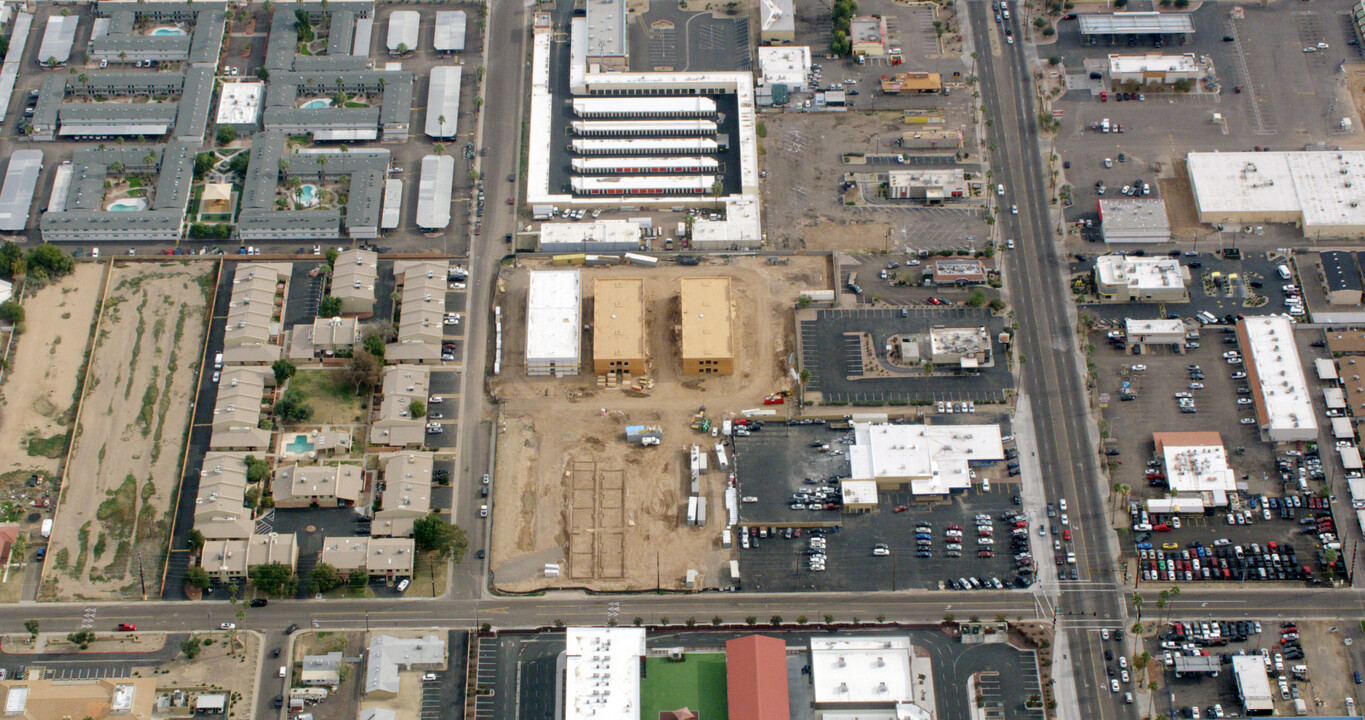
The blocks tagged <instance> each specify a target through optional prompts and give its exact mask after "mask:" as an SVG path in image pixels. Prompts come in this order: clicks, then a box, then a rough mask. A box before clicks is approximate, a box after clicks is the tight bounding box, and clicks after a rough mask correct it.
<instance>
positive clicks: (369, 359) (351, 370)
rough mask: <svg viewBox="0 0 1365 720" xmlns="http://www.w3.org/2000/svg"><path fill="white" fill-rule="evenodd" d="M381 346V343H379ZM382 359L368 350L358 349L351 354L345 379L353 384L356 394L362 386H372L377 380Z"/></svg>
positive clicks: (381, 366) (380, 370)
mask: <svg viewBox="0 0 1365 720" xmlns="http://www.w3.org/2000/svg"><path fill="white" fill-rule="evenodd" d="M380 348H381V349H382V348H383V345H382V344H381V345H380ZM383 369H384V361H383V359H381V357H379V356H376V355H375V354H374V353H372V352H369V351H368V350H363V349H362V350H358V351H356V352H355V353H354V354H352V355H351V363H350V364H349V365H347V366H346V379H347V381H348V382H350V383H352V384H354V385H355V392H356V394H357V395H359V394H360V391H361V390H362V389H364V388H373V387H374V386H375V383H378V382H379V376H380V373H381V372H383Z"/></svg>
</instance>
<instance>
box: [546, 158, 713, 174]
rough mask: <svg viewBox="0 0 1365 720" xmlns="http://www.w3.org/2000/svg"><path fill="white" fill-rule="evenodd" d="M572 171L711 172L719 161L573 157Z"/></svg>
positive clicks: (619, 172) (602, 172)
mask: <svg viewBox="0 0 1365 720" xmlns="http://www.w3.org/2000/svg"><path fill="white" fill-rule="evenodd" d="M571 164H572V166H573V171H574V172H576V173H578V174H580V175H646V174H655V173H657V174H672V175H676V174H682V173H711V174H716V173H717V172H719V171H720V161H719V160H717V159H715V158H709V157H705V158H704V157H596V158H574V159H573V162H572V163H571Z"/></svg>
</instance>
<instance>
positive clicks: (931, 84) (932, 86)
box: [881, 71, 943, 95]
mask: <svg viewBox="0 0 1365 720" xmlns="http://www.w3.org/2000/svg"><path fill="white" fill-rule="evenodd" d="M881 86H882V92H883V93H886V94H887V95H898V94H900V93H908V94H916V95H923V94H925V93H936V92H942V91H943V76H942V75H940V74H939V73H936V72H926V71H913V72H902V73H893V74H891V75H883V76H882V77H881Z"/></svg>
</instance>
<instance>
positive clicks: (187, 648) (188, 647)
mask: <svg viewBox="0 0 1365 720" xmlns="http://www.w3.org/2000/svg"><path fill="white" fill-rule="evenodd" d="M201 647H203V643H201V642H200V641H199V639H198V638H190V639H189V640H186V641H185V642H182V643H180V652H182V653H185V657H187V658H189V659H191V660H193V659H195V658H196V657H199V649H200V648H201Z"/></svg>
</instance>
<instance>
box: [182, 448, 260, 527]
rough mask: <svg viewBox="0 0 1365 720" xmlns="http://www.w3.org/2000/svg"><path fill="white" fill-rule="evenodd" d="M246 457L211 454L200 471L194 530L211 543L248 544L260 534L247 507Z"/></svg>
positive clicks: (195, 502)
mask: <svg viewBox="0 0 1365 720" xmlns="http://www.w3.org/2000/svg"><path fill="white" fill-rule="evenodd" d="M246 487H247V479H246V454H245V453H227V452H209V453H205V454H204V460H203V464H202V465H201V466H200V470H199V491H198V495H197V496H196V497H195V500H194V529H195V530H198V531H199V533H200V534H201V535H203V536H204V538H205V539H208V540H245V539H247V538H249V537H251V535H252V533H254V532H255V530H256V522H255V520H254V519H253V518H252V514H251V513H252V510H251V508H249V507H247V506H246Z"/></svg>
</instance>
